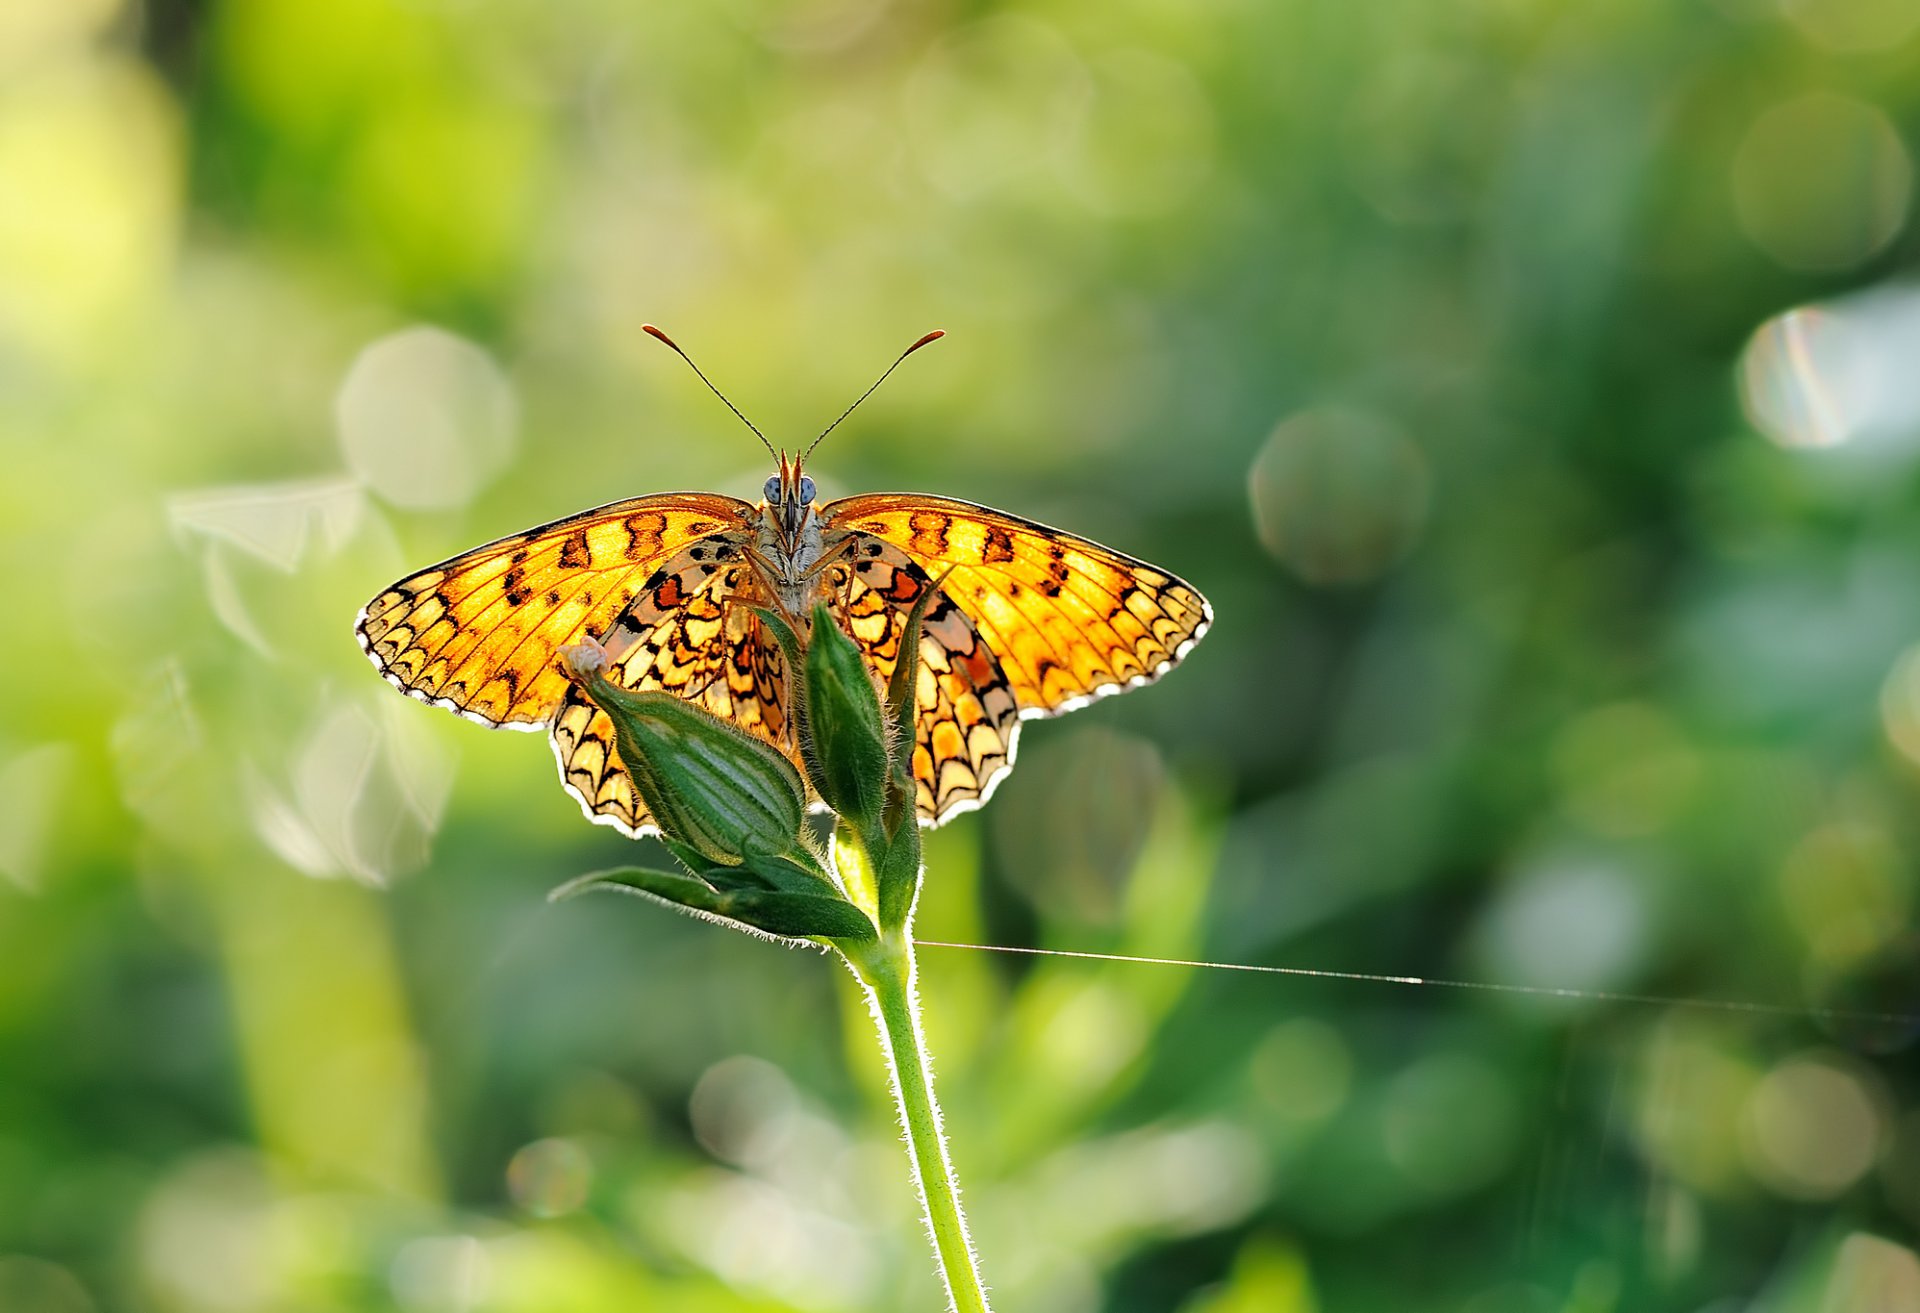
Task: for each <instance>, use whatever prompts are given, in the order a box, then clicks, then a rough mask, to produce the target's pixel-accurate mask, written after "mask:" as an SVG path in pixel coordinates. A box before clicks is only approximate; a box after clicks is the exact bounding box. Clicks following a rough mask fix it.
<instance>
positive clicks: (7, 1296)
mask: <svg viewBox="0 0 1920 1313" xmlns="http://www.w3.org/2000/svg"><path fill="white" fill-rule="evenodd" d="M0 1309H6V1310H7V1313H93V1310H94V1302H93V1297H92V1296H91V1295H89V1294H87V1288H86V1287H85V1286H83V1285H81V1284H80V1278H78V1277H76V1276H74V1274H73V1273H71V1272H69V1271H67V1269H66V1268H64V1267H61V1266H60V1265H59V1264H58V1263H48V1262H46V1261H44V1260H42V1259H38V1258H28V1257H25V1256H24V1255H19V1254H11V1255H6V1256H0Z"/></svg>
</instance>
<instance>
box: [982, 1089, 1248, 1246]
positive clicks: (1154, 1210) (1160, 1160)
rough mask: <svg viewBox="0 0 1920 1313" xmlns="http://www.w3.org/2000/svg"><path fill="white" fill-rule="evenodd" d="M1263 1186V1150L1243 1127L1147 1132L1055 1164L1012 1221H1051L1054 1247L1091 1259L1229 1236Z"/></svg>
mask: <svg viewBox="0 0 1920 1313" xmlns="http://www.w3.org/2000/svg"><path fill="white" fill-rule="evenodd" d="M1267 1184H1268V1182H1267V1153H1266V1150H1265V1148H1264V1146H1262V1145H1261V1143H1260V1142H1259V1141H1258V1140H1257V1139H1255V1138H1254V1137H1253V1135H1251V1134H1250V1133H1249V1132H1248V1131H1246V1130H1245V1129H1244V1128H1242V1127H1239V1126H1236V1125H1233V1124H1232V1123H1230V1122H1224V1121H1211V1122H1197V1123H1191V1124H1188V1125H1182V1126H1149V1127H1143V1128H1141V1129H1139V1130H1135V1131H1128V1132H1126V1133H1125V1134H1121V1135H1115V1136H1110V1137H1108V1138H1106V1139H1103V1140H1097V1141H1088V1142H1085V1143H1081V1144H1077V1145H1075V1146H1073V1147H1072V1148H1069V1149H1063V1150H1061V1151H1060V1152H1059V1153H1056V1154H1054V1155H1053V1156H1052V1157H1051V1158H1049V1159H1047V1160H1045V1161H1044V1162H1042V1163H1041V1164H1040V1165H1039V1167H1038V1168H1037V1169H1036V1173H1035V1183H1034V1185H1033V1186H1032V1187H1031V1188H1032V1189H1033V1191H1034V1197H1033V1198H1031V1199H1028V1200H1023V1201H1020V1204H1021V1206H1020V1207H1019V1208H1017V1209H1015V1210H1014V1211H1015V1214H1016V1215H1019V1216H1025V1217H1028V1218H1033V1219H1040V1218H1045V1219H1047V1221H1046V1222H1045V1225H1046V1226H1047V1227H1048V1228H1049V1236H1048V1238H1049V1240H1050V1242H1052V1243H1054V1244H1058V1245H1063V1246H1066V1247H1068V1248H1069V1249H1073V1250H1075V1251H1078V1252H1089V1251H1092V1250H1096V1249H1101V1248H1104V1247H1106V1246H1108V1245H1109V1244H1111V1243H1113V1242H1114V1241H1118V1240H1124V1239H1132V1238H1135V1237H1137V1236H1139V1235H1196V1234H1199V1233H1201V1232H1206V1231H1212V1230H1216V1229H1218V1228H1220V1227H1223V1226H1229V1225H1231V1224H1233V1223H1235V1222H1237V1221H1239V1220H1240V1219H1241V1218H1243V1217H1245V1216H1246V1215H1247V1214H1248V1213H1249V1212H1251V1211H1252V1210H1253V1209H1254V1208H1255V1207H1257V1206H1258V1205H1259V1203H1260V1201H1261V1199H1262V1198H1264V1197H1265V1193H1266V1189H1267ZM1036 1224H1037V1223H1036Z"/></svg>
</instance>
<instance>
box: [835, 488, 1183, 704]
mask: <svg viewBox="0 0 1920 1313" xmlns="http://www.w3.org/2000/svg"><path fill="white" fill-rule="evenodd" d="M822 517H823V518H824V519H825V520H826V522H827V524H828V526H829V532H832V531H833V530H839V531H841V532H843V533H854V534H862V535H867V536H870V537H873V538H879V539H882V540H884V541H886V542H888V543H891V544H893V545H894V546H896V547H898V548H899V549H900V550H902V551H903V552H905V553H906V554H907V555H908V556H909V557H911V558H912V559H913V560H914V561H915V562H916V563H917V564H919V565H920V566H921V567H922V569H923V570H925V571H926V572H927V573H928V574H930V575H933V576H934V577H940V576H942V575H945V582H944V583H943V584H942V590H943V591H944V592H945V593H946V594H947V596H948V597H949V598H950V599H952V600H953V602H954V603H955V604H956V605H958V606H959V607H960V609H961V610H963V611H964V612H966V614H967V616H968V617H969V618H970V619H971V620H972V621H973V623H974V625H975V626H976V627H977V629H978V632H979V635H980V637H981V638H982V639H984V640H985V642H986V644H987V646H988V647H989V648H990V649H991V650H992V652H993V654H994V655H995V656H997V658H998V660H999V664H1000V666H1001V668H1002V669H1003V670H1004V672H1005V675H1006V678H1007V680H1008V682H1009V684H1010V685H1011V687H1012V690H1013V693H1014V696H1015V698H1016V700H1017V701H1018V704H1019V708H1020V711H1021V712H1022V713H1023V714H1026V715H1044V714H1047V713H1049V712H1059V711H1065V710H1069V709H1071V708H1072V707H1076V706H1079V705H1081V703H1083V702H1084V701H1086V700H1087V699H1088V698H1092V697H1099V696H1101V695H1103V694H1106V693H1113V692H1117V691H1119V690H1120V689H1123V688H1129V687H1133V686H1135V685H1138V684H1143V683H1146V682H1147V681H1149V680H1152V679H1154V678H1157V677H1158V676H1159V675H1161V674H1162V673H1164V672H1165V671H1166V670H1167V669H1168V668H1169V667H1170V666H1172V665H1173V663H1174V662H1176V661H1178V660H1179V659H1180V658H1181V657H1183V656H1185V655H1186V653H1187V651H1188V649H1190V648H1191V647H1192V646H1193V644H1194V643H1195V642H1197V641H1198V640H1199V638H1200V636H1201V635H1202V634H1204V633H1205V632H1206V629H1207V625H1208V624H1209V623H1210V622H1211V620H1212V611H1211V610H1210V609H1209V608H1208V606H1207V603H1206V599H1205V598H1203V597H1201V596H1200V594H1199V593H1198V592H1197V591H1195V589H1194V588H1193V587H1192V586H1191V585H1189V584H1187V583H1186V582H1185V581H1183V580H1181V579H1178V578H1176V577H1174V576H1173V575H1170V574H1168V573H1166V572H1165V571H1164V570H1159V569H1156V568H1155V567H1153V566H1151V565H1148V564H1147V563H1146V562H1144V561H1137V560H1135V559H1133V558H1132V557H1130V556H1125V555H1122V554H1121V553H1119V552H1116V551H1113V550H1111V549H1109V548H1106V547H1102V546H1100V545H1099V544H1098V543H1095V542H1090V541H1088V540H1087V539H1085V538H1079V537H1075V536H1074V535H1072V534H1069V533H1063V532H1061V531H1060V530H1058V529H1051V528H1048V527H1047V526H1046V525H1043V524H1036V523H1034V522H1033V521H1031V520H1023V519H1020V518H1019V517H1017V516H1012V515H1007V514H1004V513H1002V512H1000V511H995V510H991V509H989V508H987V507H985V506H975V505H973V504H972V503H970V502H963V501H956V500H953V499H950V498H944V497H926V496H920V495H916V494H901V493H875V494H868V495H863V496H855V497H844V498H841V499H840V500H838V501H835V502H832V503H830V504H829V505H827V506H826V507H824V508H823V510H822Z"/></svg>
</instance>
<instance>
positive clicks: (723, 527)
mask: <svg viewBox="0 0 1920 1313" xmlns="http://www.w3.org/2000/svg"><path fill="white" fill-rule="evenodd" d="M752 514H753V507H751V506H750V505H748V504H747V503H746V502H743V501H740V500H738V499H737V498H733V497H723V496H719V495H717V494H712V493H667V494H663V495H660V496H653V497H636V498H633V499H631V500H628V501H620V502H613V503H611V504H610V505H606V506H602V507H599V508H597V509H595V510H590V511H583V512H581V513H580V514H578V515H571V516H568V517H567V518H566V519H563V520H555V521H554V522H553V523H551V524H543V525H541V526H539V527H538V528H534V529H529V530H527V531H526V532H525V533H517V534H513V535H511V536H509V537H506V538H502V539H500V540H499V541H497V542H491V543H488V544H486V545H485V546H484V547H476V548H474V549H473V550H472V551H470V552H463V553H461V554H460V555H459V556H456V557H453V558H452V559H450V560H447V561H442V562H441V563H440V564H438V565H434V566H429V567H428V568H427V569H425V570H422V571H420V572H419V573H418V574H413V575H409V576H407V577H406V578H405V579H402V580H400V581H399V582H398V583H396V584H393V585H392V586H390V587H388V588H387V589H386V590H384V591H383V592H381V593H380V595H379V596H377V597H375V598H374V599H373V600H372V601H371V602H369V603H367V605H366V607H365V609H363V610H362V611H361V612H360V617H359V619H358V621H357V622H356V623H355V625H354V630H355V632H356V634H357V635H358V636H359V639H360V646H361V648H362V649H363V650H364V651H365V652H366V654H367V656H368V658H369V659H371V660H372V662H373V664H374V665H375V667H377V668H378V669H379V671H380V673H381V674H382V675H383V676H384V677H385V678H386V679H387V681H388V682H389V683H391V684H392V685H394V687H396V688H398V689H400V690H401V691H402V692H404V693H406V694H408V695H409V696H412V697H416V698H419V699H420V700H421V701H423V702H431V703H434V704H436V705H439V706H444V707H446V708H448V709H449V710H451V711H455V712H458V713H459V714H461V715H463V716H466V717H467V718H468V719H470V720H477V721H479V722H481V723H482V724H486V725H496V726H501V727H504V728H508V729H541V728H545V727H546V725H547V723H548V722H549V721H550V720H551V719H552V717H553V715H554V713H555V711H556V710H557V709H558V708H559V706H560V704H561V702H562V700H563V698H564V697H565V696H566V693H567V690H568V688H569V687H570V685H569V683H568V681H567V678H566V676H565V675H564V674H563V673H562V672H561V671H560V670H559V669H558V668H557V666H556V665H555V663H554V659H553V656H554V653H555V652H557V651H559V649H560V648H562V647H565V646H566V645H568V644H569V643H575V642H578V641H579V639H580V637H581V635H582V634H586V633H592V634H595V635H596V636H597V635H599V634H602V633H604V632H605V631H606V630H607V629H608V627H610V626H611V625H612V624H613V622H614V620H615V618H616V617H618V616H620V615H622V614H623V613H624V612H626V610H627V609H628V607H629V606H631V605H632V604H633V602H634V601H635V599H636V598H637V597H639V595H640V593H641V591H642V590H643V588H644V587H645V586H646V585H647V583H648V581H649V580H650V579H651V577H652V576H653V575H654V574H655V573H656V572H658V571H659V569H660V567H661V565H662V564H663V563H664V562H665V561H667V560H668V559H669V558H672V557H674V556H675V555H676V554H677V553H679V552H681V551H682V549H684V548H686V547H688V545H689V544H691V543H693V542H695V541H696V540H699V539H707V538H715V537H719V538H721V539H727V538H731V537H735V536H738V535H740V534H742V533H744V531H745V526H746V525H747V523H748V522H749V517H750V516H751V515H752Z"/></svg>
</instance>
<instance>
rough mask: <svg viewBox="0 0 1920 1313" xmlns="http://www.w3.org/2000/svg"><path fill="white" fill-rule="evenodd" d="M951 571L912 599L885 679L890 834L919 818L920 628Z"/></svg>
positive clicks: (888, 831)
mask: <svg viewBox="0 0 1920 1313" xmlns="http://www.w3.org/2000/svg"><path fill="white" fill-rule="evenodd" d="M952 573H953V571H952V569H951V568H949V569H948V570H947V571H946V573H944V574H942V575H941V576H940V578H939V579H938V580H934V581H926V587H924V588H922V589H921V590H920V596H919V597H917V598H915V599H914V602H913V609H912V610H910V611H908V612H907V618H906V621H905V622H904V623H903V624H902V625H901V627H900V649H899V654H898V656H897V657H896V658H895V659H894V663H893V674H892V675H891V676H890V677H889V678H888V680H887V700H886V714H887V724H888V727H889V733H888V738H889V741H890V742H891V745H892V755H891V764H892V769H891V771H890V772H889V774H888V779H887V806H886V812H885V815H884V817H883V823H884V824H885V826H886V831H887V833H888V834H889V835H898V834H899V833H900V830H901V823H902V822H903V821H904V822H906V823H907V825H908V827H909V828H913V827H915V826H916V825H917V822H918V817H917V816H916V814H915V813H916V810H917V809H918V807H919V800H920V798H919V789H918V787H917V786H916V785H915V784H914V782H913V745H914V740H915V725H914V722H915V719H916V718H917V716H918V713H919V709H920V704H919V694H920V629H921V624H922V622H923V621H924V620H925V619H926V616H927V607H928V606H929V605H931V604H932V602H933V599H934V597H935V596H936V595H938V594H939V592H940V585H941V584H943V583H945V582H946V580H947V575H949V574H952ZM923 579H924V576H923ZM917 864H918V858H917V856H916V865H917Z"/></svg>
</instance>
